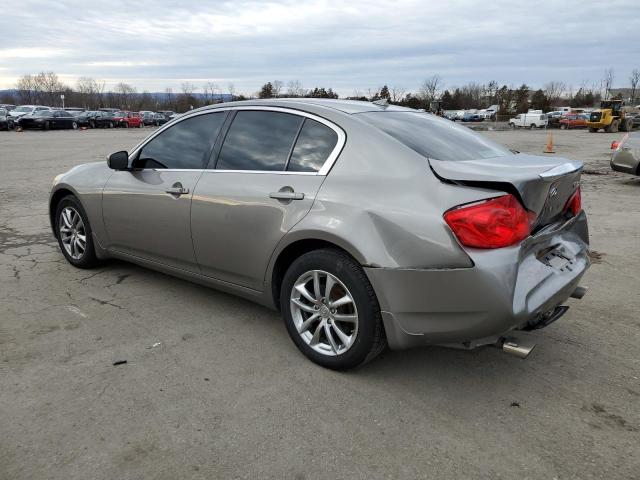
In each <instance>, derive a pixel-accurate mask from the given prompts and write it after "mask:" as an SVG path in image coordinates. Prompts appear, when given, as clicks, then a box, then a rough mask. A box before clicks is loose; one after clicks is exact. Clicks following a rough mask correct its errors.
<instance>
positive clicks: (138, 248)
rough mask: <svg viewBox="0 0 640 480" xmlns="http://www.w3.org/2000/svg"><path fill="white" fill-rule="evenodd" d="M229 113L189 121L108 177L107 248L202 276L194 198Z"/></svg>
mask: <svg viewBox="0 0 640 480" xmlns="http://www.w3.org/2000/svg"><path fill="white" fill-rule="evenodd" d="M225 114H226V113H225V112H218V113H209V114H204V115H197V116H194V117H189V118H186V119H185V120H183V121H181V122H178V123H176V124H175V125H173V126H171V127H170V128H168V129H166V130H164V131H162V132H160V134H158V135H157V136H155V137H153V138H152V139H151V140H150V141H149V142H147V143H146V144H144V145H143V146H142V148H141V149H139V150H138V152H135V153H134V154H133V155H132V160H131V161H132V167H133V170H132V171H117V172H114V174H113V175H112V176H111V177H110V178H109V180H108V182H107V184H106V185H105V188H104V194H103V198H102V206H103V218H104V223H105V227H106V231H107V232H108V242H109V244H108V248H110V249H113V250H116V251H118V252H122V253H126V254H129V255H134V256H136V257H139V258H143V259H145V260H151V261H154V262H157V263H161V264H164V265H168V266H171V267H174V268H179V269H182V270H188V271H192V272H198V271H199V268H198V266H197V263H196V261H195V256H194V252H193V244H192V242H191V225H190V214H191V199H192V196H193V191H194V189H195V186H196V184H197V182H198V179H199V178H200V176H201V175H202V172H203V166H204V163H205V162H206V161H207V160H208V158H209V155H210V153H211V149H212V148H213V144H214V142H215V139H216V137H217V135H218V133H219V131H220V129H221V127H222V124H223V123H224V118H225Z"/></svg>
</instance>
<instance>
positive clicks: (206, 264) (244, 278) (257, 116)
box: [191, 107, 344, 291]
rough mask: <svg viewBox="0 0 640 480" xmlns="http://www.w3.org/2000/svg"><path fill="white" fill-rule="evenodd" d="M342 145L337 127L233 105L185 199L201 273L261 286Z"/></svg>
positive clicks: (290, 112) (307, 117)
mask: <svg viewBox="0 0 640 480" xmlns="http://www.w3.org/2000/svg"><path fill="white" fill-rule="evenodd" d="M342 144H344V133H343V132H342V130H340V129H339V128H338V127H336V126H335V125H332V124H330V123H329V122H327V121H325V120H323V119H321V118H318V117H315V116H313V115H308V114H304V113H302V112H298V111H293V110H286V109H277V108H262V109H252V108H251V107H246V108H244V109H238V110H235V111H234V112H233V118H232V120H231V123H230V127H229V129H228V131H227V132H226V135H225V137H224V141H223V143H222V144H221V145H220V146H219V151H217V152H215V154H214V156H213V158H212V161H211V163H210V165H209V169H207V170H206V171H205V172H204V174H203V176H202V178H201V179H200V181H199V182H198V185H197V186H196V191H195V193H194V197H193V205H192V209H191V230H192V234H193V245H194V249H195V253H196V258H197V261H198V263H199V265H200V267H201V270H202V273H203V274H205V275H207V276H210V277H213V278H216V279H219V280H223V281H226V282H230V283H233V284H236V285H241V286H244V287H247V288H251V289H254V290H259V291H261V290H262V289H263V280H264V275H265V271H266V269H267V264H268V262H269V258H270V256H271V254H272V252H273V250H274V249H275V247H276V244H277V243H278V241H280V239H281V238H282V237H283V236H284V235H285V233H286V232H287V231H289V230H290V229H291V228H292V227H293V226H294V225H295V224H296V223H298V222H299V221H300V220H301V219H302V218H303V217H304V216H305V215H306V214H307V213H308V212H309V210H310V208H311V205H312V204H313V201H314V199H315V196H316V193H317V191H318V189H319V187H320V185H321V184H322V181H323V179H324V175H325V174H326V172H327V170H328V168H329V165H330V164H331V163H332V162H333V160H335V158H336V157H337V155H338V153H339V151H340V149H341V147H342Z"/></svg>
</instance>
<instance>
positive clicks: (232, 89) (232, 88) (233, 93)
mask: <svg viewBox="0 0 640 480" xmlns="http://www.w3.org/2000/svg"><path fill="white" fill-rule="evenodd" d="M227 90H229V94H230V95H231V101H233V99H234V98H235V97H236V86H235V85H234V84H233V83H231V82H229V85H227Z"/></svg>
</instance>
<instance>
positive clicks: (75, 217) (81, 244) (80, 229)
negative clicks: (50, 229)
mask: <svg viewBox="0 0 640 480" xmlns="http://www.w3.org/2000/svg"><path fill="white" fill-rule="evenodd" d="M58 229H59V231H60V240H61V242H62V245H63V247H64V249H65V251H66V252H67V254H68V255H69V256H70V257H71V258H73V259H74V260H80V259H81V258H82V256H83V255H84V252H85V251H86V249H87V232H86V229H85V227H84V222H83V221H82V216H81V215H80V213H79V212H78V211H77V210H76V209H75V208H73V207H65V208H64V209H63V210H62V212H60V220H59V222H58Z"/></svg>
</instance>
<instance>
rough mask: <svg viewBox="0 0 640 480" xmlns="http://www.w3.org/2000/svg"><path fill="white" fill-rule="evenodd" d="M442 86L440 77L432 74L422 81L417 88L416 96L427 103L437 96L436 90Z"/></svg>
mask: <svg viewBox="0 0 640 480" xmlns="http://www.w3.org/2000/svg"><path fill="white" fill-rule="evenodd" d="M441 87H442V77H440V75H433V76H431V77H429V78H427V79H426V80H425V81H423V82H422V84H421V85H420V88H419V89H418V97H419V98H420V99H421V100H422V101H424V102H425V103H427V104H429V103H431V102H432V101H434V100H435V99H436V98H437V96H438V91H439V90H440V88H441Z"/></svg>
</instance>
